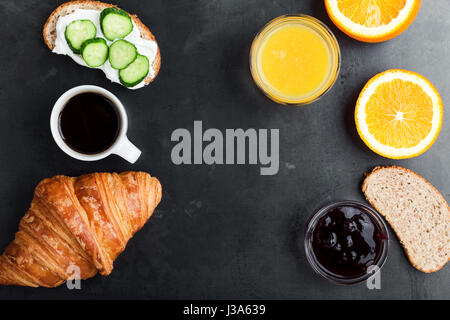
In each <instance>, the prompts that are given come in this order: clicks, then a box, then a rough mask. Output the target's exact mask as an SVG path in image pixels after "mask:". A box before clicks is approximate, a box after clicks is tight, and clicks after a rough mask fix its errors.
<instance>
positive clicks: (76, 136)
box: [59, 92, 121, 154]
mask: <svg viewBox="0 0 450 320" xmlns="http://www.w3.org/2000/svg"><path fill="white" fill-rule="evenodd" d="M120 122H121V121H120V116H119V114H118V111H117V109H116V107H115V106H114V104H113V103H112V102H111V101H110V100H109V99H108V98H106V97H104V96H102V95H100V94H97V93H93V92H85V93H81V94H79V95H76V96H74V97H72V98H71V99H70V100H69V101H68V102H67V103H66V105H65V106H64V108H63V110H62V111H61V113H60V115H59V130H60V133H61V136H62V138H63V140H64V142H65V143H66V144H67V145H68V146H69V147H71V148H72V149H74V150H75V151H78V152H80V153H85V154H97V153H100V152H103V151H105V150H107V149H108V148H109V147H110V146H111V145H112V144H113V143H114V141H115V140H116V138H117V136H118V134H119V131H120Z"/></svg>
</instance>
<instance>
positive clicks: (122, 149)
mask: <svg viewBox="0 0 450 320" xmlns="http://www.w3.org/2000/svg"><path fill="white" fill-rule="evenodd" d="M84 92H93V93H97V94H101V95H103V96H104V97H106V98H108V99H109V100H110V101H111V102H112V103H113V105H114V106H115V107H116V110H117V112H118V114H119V117H120V119H119V121H120V131H119V134H118V135H117V138H116V140H115V141H114V142H113V144H112V145H111V146H110V147H109V148H108V149H107V150H105V151H103V152H100V153H96V154H84V153H80V152H78V151H76V150H73V149H72V148H71V147H70V146H68V145H67V144H66V143H65V142H64V140H63V138H62V136H61V132H60V129H59V117H60V114H61V111H62V110H63V109H64V107H65V105H66V103H67V102H68V101H69V100H70V99H71V98H72V97H74V96H76V95H79V94H80V93H84ZM50 129H51V131H52V135H53V139H54V140H55V142H56V144H57V145H58V147H59V148H60V149H61V150H62V151H64V152H65V153H66V154H68V155H69V156H71V157H73V158H75V159H78V160H83V161H95V160H100V159H103V158H106V157H107V156H109V155H110V154H116V155H118V156H120V157H122V158H124V159H125V160H127V161H128V162H131V163H135V162H136V161H137V159H138V158H139V157H140V155H141V151H140V150H139V149H138V148H137V147H136V146H135V145H134V144H132V143H131V142H130V140H128V138H127V130H128V117H127V113H126V111H125V108H124V106H123V104H122V103H121V102H120V100H119V99H118V98H117V97H116V96H115V95H113V94H112V93H111V92H109V91H108V90H106V89H103V88H101V87H97V86H91V85H83V86H78V87H75V88H72V89H70V90H69V91H67V92H65V93H64V94H63V95H62V96H61V97H59V99H58V100H57V101H56V103H55V105H54V106H53V110H52V114H51V116H50Z"/></svg>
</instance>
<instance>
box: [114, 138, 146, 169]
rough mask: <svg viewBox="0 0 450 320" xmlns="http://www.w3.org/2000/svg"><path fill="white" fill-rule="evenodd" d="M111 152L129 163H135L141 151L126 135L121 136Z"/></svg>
mask: <svg viewBox="0 0 450 320" xmlns="http://www.w3.org/2000/svg"><path fill="white" fill-rule="evenodd" d="M112 153H114V154H116V155H118V156H120V157H122V158H124V159H125V160H127V161H128V162H130V163H135V162H136V161H137V159H139V157H140V156H141V153H142V152H141V150H139V149H138V148H137V147H136V146H135V145H134V144H132V143H131V142H130V140H128V138H127V137H123V138H122V139H121V141H119V143H118V145H117V146H116V147H115V148H114V151H113V152H112Z"/></svg>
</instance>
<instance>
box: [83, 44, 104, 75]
mask: <svg viewBox="0 0 450 320" xmlns="http://www.w3.org/2000/svg"><path fill="white" fill-rule="evenodd" d="M108 51H109V48H108V45H107V44H106V40H105V39H103V38H94V39H89V40H86V41H85V42H83V44H82V45H81V55H82V56H83V60H84V61H85V62H86V64H87V65H88V66H89V67H92V68H96V67H100V66H101V65H103V64H104V63H105V61H106V59H108Z"/></svg>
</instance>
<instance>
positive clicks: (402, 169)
mask: <svg viewBox="0 0 450 320" xmlns="http://www.w3.org/2000/svg"><path fill="white" fill-rule="evenodd" d="M385 169H396V170H399V171H403V172H405V173H409V174H412V175H414V176H416V177H417V178H419V179H420V180H422V181H423V182H425V184H426V185H428V186H429V187H430V189H431V190H433V192H434V193H435V194H436V195H437V196H438V197H439V198H441V200H442V202H443V203H445V204H446V205H447V210H448V211H450V207H449V205H448V203H447V201H446V200H445V198H444V196H443V195H442V194H441V193H440V192H439V191H438V190H437V189H436V188H435V187H434V186H433V185H432V184H431V183H430V182H429V181H428V180H426V179H425V178H424V177H422V176H421V175H420V174H418V173H417V172H415V171H412V170H411V169H408V168H404V167H400V166H395V165H394V166H378V167H375V168H374V169H373V170H372V171H371V172H370V173H366V174H365V176H366V177H365V179H364V181H363V183H362V186H361V190H362V192H363V193H364V196H365V197H366V199H367V201H368V202H369V203H370V204H371V205H372V206H373V207H374V208H375V210H377V211H378V212H379V213H380V214H381V215H382V216H383V217H385V218H386V214H385V213H384V212H382V211H381V210H380V209H379V208H378V207H377V205H376V204H375V203H374V202H373V201H371V200H370V199H369V197H368V196H367V195H366V190H367V188H368V185H367V184H368V178H369V177H370V176H371V175H373V174H374V173H376V172H378V171H381V170H385ZM392 229H393V231H394V233H395V234H396V236H397V238H398V239H399V241H400V243H401V244H402V246H403V248H404V249H405V252H406V256H407V257H408V260H409V262H410V264H411V265H412V266H413V267H414V268H416V269H417V270H419V271H422V272H424V273H432V272H436V271H439V270H441V269H442V268H443V267H444V266H445V265H446V263H443V264H442V265H441V266H439V267H437V268H435V269H430V270H424V269H423V268H421V267H420V266H418V265H417V264H416V263H415V262H414V261H413V259H412V256H411V255H410V254H409V252H408V250H407V249H406V246H405V244H404V243H403V241H402V240H401V238H400V235H399V234H398V232H397V230H396V229H395V228H392ZM448 261H450V257H449V259H447V262H448Z"/></svg>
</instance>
